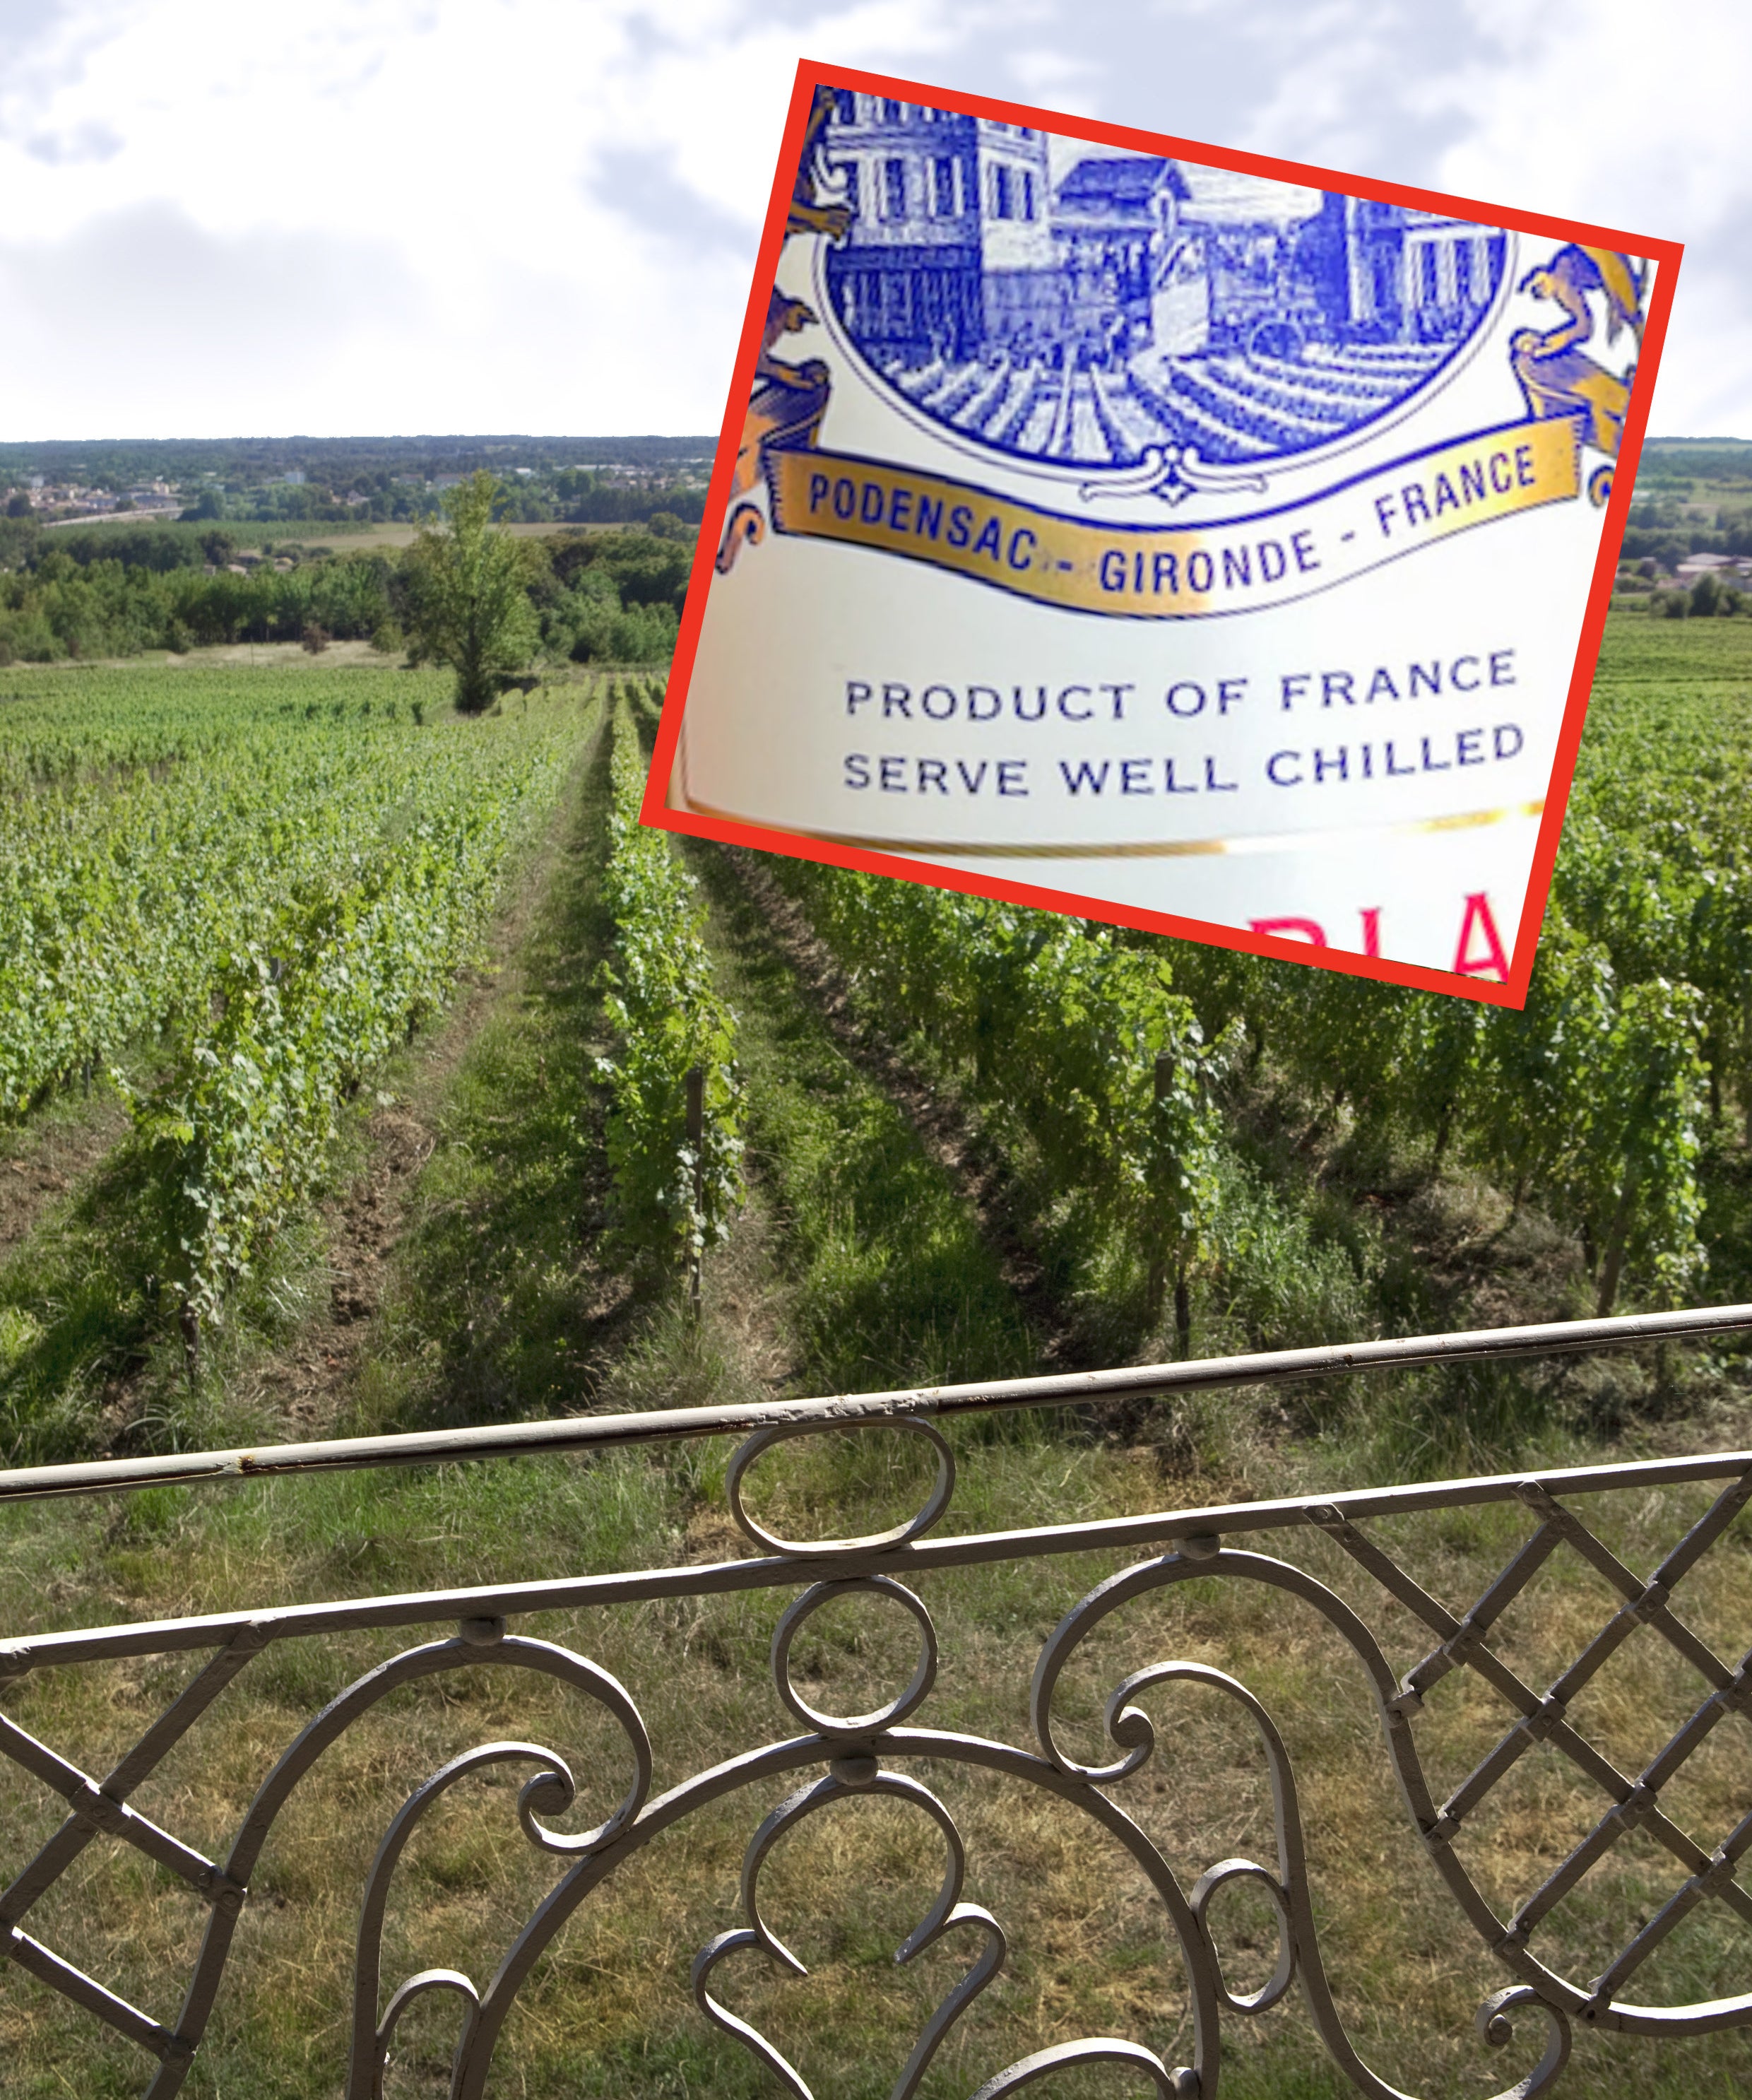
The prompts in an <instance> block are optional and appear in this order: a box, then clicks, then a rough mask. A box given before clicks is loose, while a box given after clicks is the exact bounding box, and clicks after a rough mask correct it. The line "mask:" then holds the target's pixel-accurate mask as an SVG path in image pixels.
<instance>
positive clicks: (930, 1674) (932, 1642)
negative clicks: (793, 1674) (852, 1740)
mask: <svg viewBox="0 0 1752 2100" xmlns="http://www.w3.org/2000/svg"><path fill="white" fill-rule="evenodd" d="M840 1597H892V1598H894V1599H896V1601H897V1602H899V1603H900V1604H904V1605H905V1608H907V1610H908V1611H909V1612H911V1613H912V1614H913V1617H914V1618H915V1619H917V1620H918V1625H919V1630H920V1632H921V1634H922V1636H923V1639H922V1642H921V1643H920V1648H919V1656H918V1667H917V1668H916V1669H915V1670H913V1678H912V1682H911V1683H909V1685H908V1686H907V1687H906V1689H905V1691H904V1692H901V1693H900V1695H899V1696H897V1697H896V1698H894V1699H891V1700H890V1701H888V1703H887V1705H885V1706H877V1707H873V1708H872V1709H871V1710H870V1711H869V1713H868V1714H848V1715H846V1716H844V1717H843V1718H841V1717H839V1716H837V1715H834V1714H818V1713H817V1711H816V1710H815V1709H814V1707H812V1705H809V1704H808V1701H806V1700H804V1699H803V1696H801V1694H800V1693H799V1692H798V1691H797V1689H796V1687H795V1686H794V1685H793V1684H792V1683H791V1681H790V1650H791V1643H792V1641H793V1640H795V1638H796V1636H797V1635H798V1633H799V1630H801V1628H802V1626H803V1621H805V1620H806V1619H808V1617H810V1615H811V1614H812V1612H817V1611H819V1610H820V1609H821V1606H822V1605H823V1604H832V1603H833V1602H834V1600H835V1599H838V1598H840ZM936 1674H937V1635H936V1629H935V1627H934V1626H932V1625H931V1614H930V1613H929V1612H927V1610H926V1609H925V1607H924V1605H923V1604H922V1602H921V1601H920V1599H918V1598H917V1597H915V1596H914V1595H913V1592H912V1591H911V1590H909V1589H907V1588H905V1586H904V1585H902V1584H900V1583H899V1582H895V1581H894V1580H892V1578H891V1577H889V1576H887V1575H854V1576H851V1577H847V1579H846V1580H845V1581H843V1582H817V1583H816V1584H815V1585H814V1586H812V1588H810V1589H808V1590H804V1591H803V1595H801V1596H800V1597H799V1598H798V1599H797V1600H796V1602H795V1604H792V1605H790V1607H789V1608H788V1609H787V1610H786V1612H784V1614H783V1615H782V1617H781V1618H780V1620H779V1622H778V1624H777V1626H775V1627H774V1628H773V1683H774V1684H775V1686H776V1687H777V1691H778V1695H779V1696H780V1698H781V1699H782V1700H783V1701H784V1702H785V1704H786V1705H787V1706H788V1707H789V1708H790V1710H791V1712H792V1713H793V1714H795V1715H796V1716H797V1718H798V1719H799V1721H801V1722H802V1723H803V1725H804V1727H809V1728H819V1729H820V1730H821V1732H822V1733H823V1734H824V1735H829V1736H833V1735H848V1736H867V1735H874V1733H875V1732H877V1730H878V1729H881V1728H891V1727H897V1726H898V1725H899V1723H901V1722H902V1721H904V1720H905V1719H906V1718H907V1717H908V1716H909V1714H912V1713H913V1712H914V1711H916V1710H917V1709H918V1707H919V1706H920V1705H922V1703H923V1701H924V1700H925V1698H926V1696H927V1694H928V1693H929V1692H930V1690H931V1686H932V1684H933V1683H935V1681H936Z"/></svg>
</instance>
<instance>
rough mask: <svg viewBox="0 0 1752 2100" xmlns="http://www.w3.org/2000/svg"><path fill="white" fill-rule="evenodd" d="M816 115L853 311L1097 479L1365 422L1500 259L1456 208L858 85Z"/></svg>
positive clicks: (1475, 312)
mask: <svg viewBox="0 0 1752 2100" xmlns="http://www.w3.org/2000/svg"><path fill="white" fill-rule="evenodd" d="M826 114H827V116H828V121H827V123H826V124H825V126H824V127H823V128H822V130H821V132H820V133H819V135H818V136H819V141H820V143H819V147H818V152H819V161H818V165H819V166H820V169H821V175H822V178H823V180H822V183H821V189H822V191H823V192H824V193H827V194H832V195H834V196H836V197H837V199H838V200H839V202H840V205H841V208H842V213H843V222H842V223H843V226H844V232H843V237H842V238H837V239H834V240H832V241H831V242H830V245H828V247H827V252H826V254H825V287H826V291H827V294H828V298H829V300H830V304H831V307H832V309H833V311H834V315H835V317H836V319H837V320H838V321H839V325H840V327H841V329H843V332H844V333H845V335H846V336H847V337H849V339H850V341H851V342H852V344H853V345H854V346H856V350H857V351H858V352H859V354H860V355H861V356H862V358H863V359H864V360H865V362H866V364H868V365H869V367H870V368H871V369H872V370H873V371H874V373H876V374H878V376H879V377H880V378H881V379H882V380H883V382H886V384H887V386H889V387H891V389H893V390H894V391H895V392H896V393H897V394H898V395H900V396H901V397H902V398H903V399H905V401H906V402H907V403H908V404H910V406H911V408H913V410H914V411H915V412H918V413H920V414H922V416H923V417H926V418H927V419H928V420H930V421H933V422H935V423H937V424H939V425H941V426H946V427H947V428H948V429H949V430H952V431H953V432H954V433H956V434H957V435H959V436H960V437H961V438H962V439H971V440H973V441H974V442H975V443H979V444H981V445H985V446H990V447H992V448H994V449H995V450H997V451H998V452H1004V453H1007V454H1010V456H1012V457H1015V458H1019V459H1023V460H1028V461H1039V462H1041V463H1042V464H1043V465H1054V466H1063V467H1072V468H1081V469H1083V470H1085V474H1088V475H1089V479H1090V487H1091V490H1093V489H1094V488H1096V487H1103V486H1104V485H1105V486H1112V487H1114V489H1115V491H1116V492H1119V491H1120V489H1122V488H1126V487H1131V486H1132V485H1133V484H1134V483H1135V484H1136V492H1139V493H1142V492H1144V491H1145V490H1147V489H1150V488H1152V487H1155V488H1157V490H1158V492H1161V493H1169V492H1170V491H1171V490H1173V488H1175V487H1183V485H1184V483H1185V482H1186V480H1187V479H1189V478H1190V477H1188V476H1186V475H1184V474H1181V473H1179V472H1178V471H1177V470H1178V468H1179V467H1180V465H1181V462H1182V461H1185V462H1186V464H1187V465H1189V466H1191V468H1193V469H1194V470H1196V467H1197V465H1199V464H1200V463H1201V462H1202V463H1204V465H1208V466H1211V467H1213V468H1222V469H1228V470H1231V473H1232V471H1233V470H1246V469H1248V468H1252V469H1254V470H1258V469H1260V468H1263V467H1267V466H1269V465H1273V464H1274V463H1277V462H1280V461H1290V460H1293V459H1295V458H1297V457H1301V456H1302V455H1305V454H1308V453H1311V452H1316V451H1318V450H1319V449H1320V448H1323V447H1325V446H1328V445H1331V444H1332V443H1334V442H1335V441H1338V440H1341V439H1346V438H1349V437H1350V436H1352V435H1354V434H1356V433H1358V432H1361V431H1362V430H1366V429H1367V428H1368V426H1371V425H1372V424H1374V423H1376V422H1378V421H1380V419H1381V418H1382V417H1385V416H1387V415H1388V414H1389V413H1390V412H1392V411H1393V410H1394V409H1395V408H1398V406H1399V405H1400V404H1402V402H1405V401H1406V400H1407V399H1409V398H1410V397H1411V395H1414V394H1415V393H1417V392H1418V391H1420V390H1422V389H1424V387H1426V386H1429V385H1430V384H1431V383H1432V382H1433V381H1435V380H1436V379H1437V378H1438V377H1440V375H1441V374H1442V373H1443V372H1444V370H1445V369H1446V368H1448V367H1449V366H1450V365H1451V364H1452V363H1453V362H1454V360H1455V358H1456V357H1457V356H1458V355H1459V353H1460V352H1461V351H1463V350H1464V347H1465V346H1466V345H1467V344H1468V342H1470V341H1471V340H1472V337H1474V336H1475V335H1476V334H1477V331H1478V329H1479V327H1480V324H1481V322H1482V321H1483V320H1484V317H1485V315H1486V313H1487V312H1488V311H1490V307H1491V304H1492V302H1493V301H1494V298H1495V297H1496V295H1497V292H1498V289H1499V286H1500V285H1501V284H1502V281H1503V272H1504V270H1505V267H1506V263H1507V256H1506V248H1507V239H1506V236H1504V235H1503V233H1501V232H1499V231H1497V230H1496V229H1494V228H1492V227H1484V226H1478V225H1475V224H1472V223H1470V222H1469V221H1467V220H1464V219H1458V218H1446V217H1442V216H1441V215H1439V214H1435V213H1432V212H1427V211H1420V210H1412V209H1411V208H1409V207H1404V206H1401V205H1389V204H1380V203H1375V202H1371V201H1367V200H1366V199H1362V198H1358V197H1352V196H1343V195H1340V194H1339V193H1337V192H1326V191H1321V190H1315V189H1310V188H1296V187H1292V185H1289V184H1288V183H1274V182H1269V181H1266V180H1265V179H1261V178H1257V177H1253V176H1248V175H1242V174H1231V173H1229V172H1228V171H1226V170H1221V169H1217V168H1209V167H1202V166H1199V165H1195V164H1192V163H1190V162H1183V161H1176V160H1171V159H1167V158H1162V157H1154V156H1150V155H1145V154H1139V153H1116V152H1112V151H1110V150H1107V149H1104V148H1095V147H1081V146H1080V147H1077V148H1072V142H1071V141H1069V140H1059V141H1056V142H1055V141H1054V139H1052V138H1051V137H1050V136H1049V135H1048V134H1046V133H1045V132H1044V131H1041V130H1037V129H1032V128H1031V127H1028V126H1020V125H1012V124H1004V123H998V122H995V121H988V119H986V118H984V117H969V116H963V115H961V114H958V113H954V112H951V111H947V110H937V109H931V108H923V107H922V106H919V105H918V104H911V103H903V102H899V101H895V100H891V99H887V98H885V97H881V96H876V95H865V94H862V93H853V92H852V91H851V90H845V89H839V90H833V97H832V108H831V110H830V112H827V113H826ZM1077 154H1080V155H1081V157H1076V155H1077ZM835 232H838V227H837V225H836V228H835ZM1116 470H1118V474H1117V479H1115V480H1113V481H1112V482H1111V483H1103V480H1102V479H1101V477H1102V476H1103V474H1106V475H1109V476H1112V475H1115V474H1116ZM1126 470H1131V471H1130V472H1129V473H1128V472H1127V471H1126ZM1139 470H1142V471H1141V473H1140V471H1139ZM1159 477H1160V479H1159ZM1163 483H1165V484H1166V486H1163V485H1162V484H1163Z"/></svg>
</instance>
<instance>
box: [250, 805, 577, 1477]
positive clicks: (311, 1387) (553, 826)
mask: <svg viewBox="0 0 1752 2100" xmlns="http://www.w3.org/2000/svg"><path fill="white" fill-rule="evenodd" d="M570 814H571V795H570V791H569V790H568V791H566V792H562V794H561V798H560V801H559V802H558V804H557V805H556V808H555V810H554V814H553V815H552V818H551V819H550V821H549V823H548V830H547V832H546V833H545V834H544V836H543V838H542V840H541V842H540V844H539V845H538V846H537V848H536V849H535V853H534V854H532V855H531V856H530V859H529V861H528V862H526V865H525V867H523V869H522V872H521V874H520V875H519V876H517V878H516V879H515V886H514V888H513V890H512V892H511V893H510V894H509V896H508V899H507V902H506V903H505V905H504V907H503V909H502V910H501V911H500V915H499V917H498V919H497V920H496V921H495V924H494V926H493V929H492V931H491V934H490V936H489V937H488V940H487V942H486V953H487V957H488V961H487V963H486V965H485V966H484V967H483V968H481V969H478V970H470V971H466V972H464V973H463V975H462V977H460V979H459V980H458V983H457V995H456V999H455V1001H454V1003H453V1004H452V1005H451V1008H450V1010H449V1012H447V1014H446V1015H445V1017H444V1018H443V1020H442V1021H441V1022H440V1023H439V1024H438V1026H437V1027H436V1028H434V1030H431V1031H430V1033H429V1035H426V1036H425V1038H424V1039H421V1040H420V1041H419V1042H417V1043H416V1044H415V1046H414V1048H413V1050H412V1052H411V1053H410V1056H409V1058H408V1060H407V1063H406V1064H405V1065H404V1066H403V1070H401V1072H400V1073H399V1074H398V1078H397V1082H396V1084H397V1092H396V1093H395V1095H394V1098H393V1100H392V1101H390V1102H388V1103H387V1104H380V1105H378V1106H377V1107H376V1108H375V1109H374V1110H372V1113H371V1114H370V1115H369V1117H368V1118H367V1120H366V1123H365V1126H364V1133H363V1134H364V1141H365V1157H364V1160H363V1165H362V1166H361V1167H360V1169H359V1172H358V1173H357V1174H355V1175H354V1176H353V1178H352V1179H351V1180H350V1181H349V1182H348V1183H347V1185H346V1186H345V1187H344V1188H342V1189H339V1190H337V1193H335V1194H334V1195H333V1196H332V1198H330V1199H329V1200H328V1202H326V1203H325V1204H324V1206H323V1207H322V1209H321V1211H320V1213H319V1229H320V1232H321V1234H322V1237H323V1240H324V1244H325V1246H326V1248H327V1254H328V1261H327V1268H328V1278H327V1280H328V1293H327V1299H326V1303H324V1304H321V1305H320V1306H319V1308H318V1309H316V1310H315V1311H314V1312H312V1314H311V1315H310V1317H309V1318H308V1319H306V1320H305V1321H303V1322H302V1324H301V1325H300V1326H299V1329H298V1331H297V1334H296V1335H295V1336H294V1337H293V1339H292V1341H291V1342H290V1343H288V1345H287V1346H286V1348H284V1349H283V1350H281V1351H280V1352H279V1353H278V1354H276V1355H275V1356H273V1357H270V1358H269V1360H268V1361H266V1363H265V1364H263V1365H261V1366H259V1367H258V1370H257V1372H256V1383H257V1386H258V1392H259V1393H260V1395H261V1397H262V1401H263V1402H264V1403H265V1405H266V1409H267V1410H270V1411H271V1413H272V1414H274V1415H275V1416H276V1417H277V1418H280V1419H281V1420H283V1421H284V1424H285V1426H286V1428H287V1430H288V1432H290V1433H291V1434H292V1435H293V1436H297V1437H299V1438H315V1437H319V1436H329V1435H332V1433H333V1432H334V1425H335V1421H336V1418H337V1415H338V1414H340V1413H341V1409H342V1407H343V1405H344V1404H345V1402H346V1400H347V1398H348V1396H350V1393H351V1392H352V1390H353V1387H354V1381H355V1379H357V1376H358V1374H359V1365H360V1362H361V1361H362V1359H363V1354H364V1351H365V1346H366V1342H367V1338H368V1335H369V1333H370V1330H371V1321H372V1316H373V1315H374V1314H375V1313H376V1310H377V1305H378V1300H379V1298H380V1295H381V1290H382V1286H383V1280H384V1277H385V1270H386V1267H387V1263H388V1258H389V1255H390V1251H391V1250H392V1249H393V1248H394V1245H395V1243H396V1242H397V1240H398V1238H399V1237H400V1236H401V1233H402V1231H403V1227H404V1225H405V1223H406V1220H407V1209H408V1203H409V1199H410V1198H411V1197H412V1193H413V1190H414V1186H415V1184H416V1181H417V1180H418V1178H419V1174H420V1168H421V1167H424V1166H425V1162H426V1161H427V1159H428V1158H429V1157H430V1156H431V1153H432V1150H433V1148H434V1145H436V1144H437V1142H438V1119H439V1116H440V1114H441V1111H442V1105H443V1101H444V1096H445V1093H446V1091H447V1087H448V1086H449V1084H450V1081H451V1078H452V1076H453V1074H455V1072H456V1068H457V1066H458V1065H460V1063H461V1061H462V1060H463V1058H464V1057H465V1056H466V1055H467V1054H468V1051H469V1046H470V1044H471V1043H473V1041H474V1039H475V1038H476V1037H477V1036H478V1035H479V1033H480V1032H481V1030H482V1027H483V1026H485V1025H486V1021H487V1019H488V1018H489V1017H490V1016H491V1014H492V1013H493V1012H494V1011H495V1009H496V1008H498V1007H499V1005H500V1004H501V1002H503V1001H504V1000H506V999H515V998H516V997H517V995H518V993H519V991H520V990H521V988H522V971H521V968H520V965H519V962H518V958H519V955H521V952H522V947H523V944H524V941H525V938H526V936H527V934H528V932H529V929H530V921H531V919H532V918H533V916H534V914H535V910H536V907H538V905H539V902H540V900H541V898H542V895H543V893H544V890H545V889H546V888H547V885H548V880H549V879H550V876H551V873H552V863H553V860H554V858H555V856H556V855H557V854H558V853H559V852H560V851H561V835H562V828H563V827H564V825H565V824H566V822H567V821H568V819H569V818H570Z"/></svg>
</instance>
